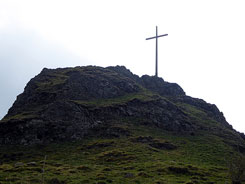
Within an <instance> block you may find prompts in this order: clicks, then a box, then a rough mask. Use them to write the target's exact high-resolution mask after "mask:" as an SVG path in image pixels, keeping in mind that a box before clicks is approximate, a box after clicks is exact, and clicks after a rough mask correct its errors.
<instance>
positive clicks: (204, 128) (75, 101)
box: [0, 66, 245, 184]
mask: <svg viewBox="0 0 245 184" xmlns="http://www.w3.org/2000/svg"><path fill="white" fill-rule="evenodd" d="M244 137H245V136H244V134H241V133H239V132H237V131H235V130H234V129H233V128H232V126H231V125H229V123H228V122H227V121H226V119H225V117H224V115H223V114H222V112H220V111H219V109H218V108H217V107H216V106H215V105H213V104H209V103H206V102H205V101H204V100H201V99H197V98H192V97H190V96H187V95H186V94H185V92H184V90H183V89H182V88H181V87H180V86H179V85H178V84H174V83H169V82H166V81H164V80H163V79H162V78H158V77H152V76H147V75H144V76H142V77H139V76H137V75H134V74H133V73H131V72H130V71H129V70H128V69H126V68H125V67H123V66H116V67H107V68H102V67H96V66H86V67H75V68H58V69H46V68H45V69H43V70H42V71H41V73H40V74H39V75H37V76H35V77H34V78H33V79H31V80H30V82H29V83H28V84H27V86H26V87H25V90H24V92H23V93H22V94H20V95H19V96H18V97H17V99H16V101H15V102H14V104H13V106H12V107H11V108H10V109H9V112H8V114H7V115H6V116H5V117H4V118H3V119H2V120H1V121H0V183H3V184H9V183H14V184H19V183H36V184H40V183H47V184H51V183H52V184H70V183H72V184H81V183H84V184H89V183H91V184H92V183H93V184H109V183H115V184H118V183H125V184H127V183H128V184H131V183H137V184H149V183H150V184H166V183H171V184H179V183H183V184H195V183H200V184H208V183H209V184H216V183H217V184H224V183H231V182H232V183H234V184H235V183H236V184H238V183H242V182H245V180H244V179H243V178H242V177H243V175H244V170H245V169H244V168H245V167H244V163H245V158H244V156H243V155H244V153H245V141H244Z"/></svg>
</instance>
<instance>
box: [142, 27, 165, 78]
mask: <svg viewBox="0 0 245 184" xmlns="http://www.w3.org/2000/svg"><path fill="white" fill-rule="evenodd" d="M162 36H168V34H164V35H159V36H158V34H157V26H156V36H154V37H150V38H146V40H150V39H156V74H155V76H156V77H157V70H158V61H157V60H158V47H157V45H158V44H157V39H158V38H159V37H162Z"/></svg>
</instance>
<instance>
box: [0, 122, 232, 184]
mask: <svg viewBox="0 0 245 184" xmlns="http://www.w3.org/2000/svg"><path fill="white" fill-rule="evenodd" d="M123 122H124V123H123ZM123 122H120V123H119V124H118V125H117V126H118V127H121V128H122V129H123V128H124V129H125V128H127V130H130V136H124V135H122V136H121V137H119V138H113V137H112V138H104V137H88V138H87V139H85V140H83V141H77V142H66V143H55V144H54V143H52V144H48V145H35V146H17V147H16V146H5V147H1V151H0V158H1V165H0V182H1V183H3V184H7V183H23V184H24V183H42V181H44V183H74V184H75V183H77V184H78V183H116V184H118V183H122V184H124V183H141V184H143V183H169V184H174V183H185V184H187V183H189V184H191V183H220V184H224V183H225V182H230V176H229V172H228V167H227V166H228V163H229V160H230V159H231V158H232V157H233V155H235V151H234V150H233V149H232V148H231V147H230V146H229V145H227V144H225V143H224V142H223V141H222V139H221V138H219V137H217V136H214V135H209V134H205V135H203V134H201V132H200V133H199V134H198V135H195V136H191V135H179V136H176V135H174V134H172V133H169V132H167V131H163V130H160V129H157V128H154V127H146V126H143V125H139V124H137V123H133V122H131V120H129V119H128V121H123ZM129 122H131V123H129ZM156 141H157V142H168V143H171V144H172V145H175V146H176V148H174V149H168V148H166V149H160V148H156V147H153V146H152V145H153V144H152V143H153V142H156ZM45 157H46V159H45Z"/></svg>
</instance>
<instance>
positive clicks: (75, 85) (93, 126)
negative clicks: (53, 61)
mask: <svg viewBox="0 0 245 184" xmlns="http://www.w3.org/2000/svg"><path fill="white" fill-rule="evenodd" d="M183 104H184V105H183ZM186 105H187V106H186ZM188 105H189V106H190V107H191V108H196V109H199V110H201V111H202V112H203V113H205V114H206V115H207V117H208V118H210V119H212V120H213V121H216V122H217V123H219V124H221V126H222V127H225V128H227V129H231V130H232V127H231V126H230V125H229V124H228V123H227V122H226V120H225V118H224V116H223V114H222V113H221V112H220V111H219V110H218V108H217V107H216V106H215V105H212V104H208V103H206V102H205V101H203V100H200V99H195V98H191V97H188V96H186V94H185V92H184V91H183V89H182V88H181V87H180V86H179V85H178V84H174V83H168V82H165V81H164V80H163V79H162V78H158V77H151V76H147V75H144V76H142V77H138V76H137V75H134V74H133V73H131V72H130V71H129V70H128V69H126V68H125V67H123V66H116V67H107V68H102V67H96V66H87V67H75V68H58V69H46V68H45V69H43V70H42V72H41V73H40V74H39V75H37V76H36V77H34V78H33V79H31V80H30V82H29V83H28V84H27V86H26V87H25V90H24V92H23V93H22V94H20V95H19V96H18V97H17V100H16V101H15V103H14V104H13V106H12V107H11V108H10V109H9V112H8V114H7V115H6V116H5V117H4V118H3V120H2V121H1V123H0V144H35V143H46V142H54V141H63V140H80V139H83V138H84V137H85V136H91V135H93V133H94V132H95V131H97V132H98V130H99V132H100V135H102V134H104V135H107V134H110V135H117V136H120V134H125V135H126V134H129V132H128V131H125V130H119V129H117V128H113V125H114V123H115V122H121V121H130V122H131V123H138V124H144V125H149V126H155V127H159V128H160V129H162V130H166V131H172V132H176V133H187V134H190V135H194V132H195V131H197V130H198V129H203V127H205V126H206V125H201V124H200V123H198V122H197V119H196V118H193V116H191V115H190V114H189V109H188V107H189V106H188ZM108 132H109V133H108ZM125 132H126V133H125ZM238 139H239V138H238Z"/></svg>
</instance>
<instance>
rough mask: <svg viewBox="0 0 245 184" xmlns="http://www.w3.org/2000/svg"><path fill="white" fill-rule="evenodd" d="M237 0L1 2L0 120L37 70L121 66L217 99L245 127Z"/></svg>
mask: <svg viewBox="0 0 245 184" xmlns="http://www.w3.org/2000/svg"><path fill="white" fill-rule="evenodd" d="M244 10H245V2H244V1H243V0H205V1H201V0H185V1H183V0H159V1H158V0H147V1H146V0H145V1H144V0H120V1H119V0H103V1H101V0H63V1H62V0H21V1H20V0H0V86H1V87H0V89H1V90H0V118H2V117H3V116H4V115H5V114H6V113H7V110H8V108H9V107H10V106H11V105H12V103H13V102H14V101H15V99H16V96H17V95H18V94H20V93H21V92H23V90H24V87H25V85H26V83H27V82H28V81H29V80H30V79H31V78H32V77H34V76H35V75H37V74H38V73H39V72H40V71H41V69H42V68H44V67H47V68H57V67H69V66H78V65H80V66H84V65H98V66H115V65H124V66H126V67H127V68H128V69H130V70H131V71H132V72H133V73H135V74H137V75H140V76H141V75H143V74H148V75H154V68H155V66H154V62H155V41H154V40H149V41H146V40H145V38H147V37H151V36H154V35H155V26H156V25H157V26H158V32H159V34H165V33H168V34H169V36H167V37H162V38H159V51H158V52H159V76H160V77H162V78H163V79H164V80H166V81H169V82H176V83H178V84H179V85H180V86H181V87H182V88H183V89H184V91H185V92H186V93H187V95H190V96H192V97H198V98H202V99H204V100H205V101H207V102H209V103H213V104H216V105H217V106H218V108H219V109H220V110H221V111H222V112H224V115H225V117H226V119H227V120H228V122H229V123H230V124H232V125H233V127H234V128H235V129H237V130H238V131H241V132H245V116H244V114H243V113H244V104H245V99H244V94H245V87H244V83H243V82H244V79H245V72H244V61H245V52H244V49H245V24H244V18H245V11H244Z"/></svg>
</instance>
